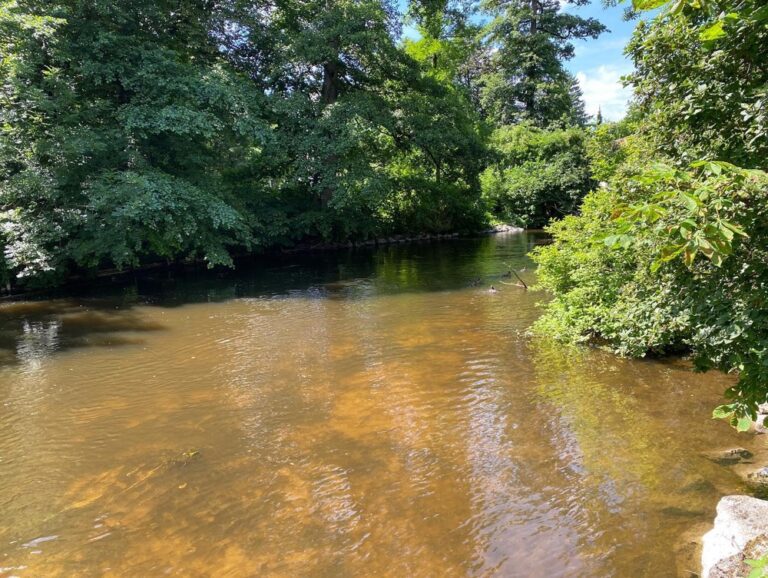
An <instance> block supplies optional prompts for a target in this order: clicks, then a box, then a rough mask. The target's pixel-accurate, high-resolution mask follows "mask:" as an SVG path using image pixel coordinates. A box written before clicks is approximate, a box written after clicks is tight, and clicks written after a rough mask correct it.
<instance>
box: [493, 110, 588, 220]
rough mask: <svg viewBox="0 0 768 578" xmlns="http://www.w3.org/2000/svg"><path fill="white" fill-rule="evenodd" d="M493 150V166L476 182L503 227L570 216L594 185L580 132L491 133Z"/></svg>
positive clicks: (513, 129)
mask: <svg viewBox="0 0 768 578" xmlns="http://www.w3.org/2000/svg"><path fill="white" fill-rule="evenodd" d="M491 146H492V148H493V151H494V154H495V156H496V158H497V162H495V163H494V164H492V165H491V166H490V167H489V168H487V169H486V170H485V171H484V172H483V174H482V175H481V177H480V183H481V188H482V191H483V198H484V200H485V203H486V205H487V206H488V208H489V210H490V211H491V213H492V214H493V215H494V216H496V217H497V218H499V219H502V220H504V221H506V222H509V223H514V224H517V225H520V226H525V227H542V226H544V225H546V224H547V223H548V222H549V221H550V220H551V219H553V218H560V217H562V216H564V215H568V214H571V213H574V212H575V211H576V210H577V208H578V206H579V204H580V203H581V200H582V199H583V198H584V195H585V194H586V193H587V191H589V190H590V188H592V186H593V184H594V182H593V180H592V177H591V175H590V171H589V162H588V160H587V152H586V138H585V133H584V131H583V130H582V129H578V128H568V129H556V130H545V129H541V128H537V127H534V126H531V125H529V124H520V125H516V126H506V127H502V128H500V129H498V130H496V131H495V132H494V133H493V136H492V139H491Z"/></svg>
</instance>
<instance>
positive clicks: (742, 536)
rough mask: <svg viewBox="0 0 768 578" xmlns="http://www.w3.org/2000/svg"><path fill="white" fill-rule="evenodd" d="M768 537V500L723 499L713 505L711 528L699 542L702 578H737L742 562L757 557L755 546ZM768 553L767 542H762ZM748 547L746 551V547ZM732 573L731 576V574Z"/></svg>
mask: <svg viewBox="0 0 768 578" xmlns="http://www.w3.org/2000/svg"><path fill="white" fill-rule="evenodd" d="M766 535H768V501H764V500H759V499H757V498H753V497H751V496H725V497H724V498H722V499H721V500H720V502H719V503H718V504H717V517H716V518H715V527H714V528H712V530H710V531H709V532H707V533H706V534H705V535H704V538H703V540H702V546H703V549H702V553H701V565H702V574H701V576H702V578H730V577H734V578H735V577H736V576H741V575H742V574H740V573H739V572H741V570H740V568H741V566H742V563H743V561H744V560H746V559H750V558H753V557H760V556H762V555H763V553H762V552H758V551H756V545H757V546H759V545H760V544H761V543H762V539H761V536H766ZM765 545H766V550H765V551H766V552H768V541H766V542H765ZM748 547H749V548H748ZM734 571H735V572H736V573H732V572H734Z"/></svg>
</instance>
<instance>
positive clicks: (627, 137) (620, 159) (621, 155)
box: [587, 119, 637, 181]
mask: <svg viewBox="0 0 768 578" xmlns="http://www.w3.org/2000/svg"><path fill="white" fill-rule="evenodd" d="M634 129H635V123H633V122H632V121H630V120H628V119H624V120H622V121H620V122H604V123H600V124H597V125H596V126H595V127H594V129H593V130H592V131H591V132H590V133H589V138H588V139H587V157H588V158H589V164H590V167H591V170H592V176H593V177H594V179H595V180H597V181H607V180H609V179H610V178H611V177H613V175H614V174H615V173H616V171H617V170H618V169H619V167H621V166H622V165H623V164H625V163H628V162H630V157H631V156H633V155H636V154H637V146H636V143H635V141H636V140H637V139H636V138H635V137H633V131H634Z"/></svg>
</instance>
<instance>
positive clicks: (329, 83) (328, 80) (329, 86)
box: [320, 62, 339, 106]
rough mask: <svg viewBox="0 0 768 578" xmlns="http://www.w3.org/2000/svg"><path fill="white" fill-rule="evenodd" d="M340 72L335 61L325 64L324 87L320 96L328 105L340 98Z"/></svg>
mask: <svg viewBox="0 0 768 578" xmlns="http://www.w3.org/2000/svg"><path fill="white" fill-rule="evenodd" d="M338 72H339V71H338V65H337V64H336V63H335V62H326V63H325V64H323V89H322V92H321V93H320V98H321V100H322V102H323V104H324V105H326V106H327V105H329V104H333V103H334V102H336V100H337V99H338V98H339V87H338V86H337V80H336V77H337V75H338Z"/></svg>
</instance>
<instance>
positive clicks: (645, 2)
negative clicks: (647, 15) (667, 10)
mask: <svg viewBox="0 0 768 578" xmlns="http://www.w3.org/2000/svg"><path fill="white" fill-rule="evenodd" d="M668 1H669V0H632V8H634V9H635V10H653V9H654V8H658V7H659V6H664V4H666V3H667V2H668Z"/></svg>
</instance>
